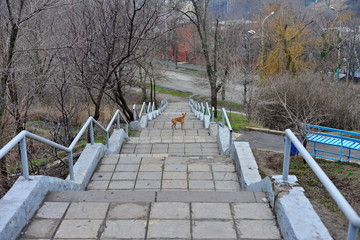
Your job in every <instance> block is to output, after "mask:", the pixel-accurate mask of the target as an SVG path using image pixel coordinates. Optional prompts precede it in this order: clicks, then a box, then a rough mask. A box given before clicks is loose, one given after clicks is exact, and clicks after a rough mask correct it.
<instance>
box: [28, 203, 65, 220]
mask: <svg viewBox="0 0 360 240" xmlns="http://www.w3.org/2000/svg"><path fill="white" fill-rule="evenodd" d="M68 206H69V203H68V202H44V203H43V205H42V206H41V207H40V209H39V210H38V211H37V213H36V215H35V218H48V219H49V218H50V219H51V218H55V219H56V218H62V217H63V216H64V213H65V211H66V210H67V208H68Z"/></svg>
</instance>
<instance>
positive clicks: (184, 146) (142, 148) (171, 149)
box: [120, 142, 219, 156]
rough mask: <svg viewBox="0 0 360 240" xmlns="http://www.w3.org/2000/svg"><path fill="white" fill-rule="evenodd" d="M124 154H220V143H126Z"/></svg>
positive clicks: (122, 150) (122, 151)
mask: <svg viewBox="0 0 360 240" xmlns="http://www.w3.org/2000/svg"><path fill="white" fill-rule="evenodd" d="M120 153H122V154H125V153H127V154H129V153H130V154H168V155H176V156H178V155H187V156H194V155H219V149H218V144H217V143H215V142H212V143H210V142H201V143H200V142H199V143H195V142H194V143H181V142H179V143H145V142H142V143H126V144H124V145H123V147H122V149H121V151H120Z"/></svg>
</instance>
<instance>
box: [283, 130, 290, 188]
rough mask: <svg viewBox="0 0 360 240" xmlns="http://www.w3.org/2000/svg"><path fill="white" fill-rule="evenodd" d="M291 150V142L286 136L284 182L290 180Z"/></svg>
mask: <svg viewBox="0 0 360 240" xmlns="http://www.w3.org/2000/svg"><path fill="white" fill-rule="evenodd" d="M290 148H291V140H290V138H289V137H288V136H287V135H285V144H284V163H283V181H287V180H288V179H289V178H288V176H289V166H290Z"/></svg>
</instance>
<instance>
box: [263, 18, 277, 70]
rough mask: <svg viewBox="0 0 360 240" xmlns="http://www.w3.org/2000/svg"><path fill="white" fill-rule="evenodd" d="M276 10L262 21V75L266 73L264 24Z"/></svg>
mask: <svg viewBox="0 0 360 240" xmlns="http://www.w3.org/2000/svg"><path fill="white" fill-rule="evenodd" d="M274 14H275V12H271V13H270V14H269V15H267V16H266V17H265V18H264V20H263V21H262V23H261V59H260V68H261V75H263V74H264V57H265V43H264V24H265V21H266V19H268V18H269V17H271V16H272V15H274Z"/></svg>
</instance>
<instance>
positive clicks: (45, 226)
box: [22, 219, 60, 239]
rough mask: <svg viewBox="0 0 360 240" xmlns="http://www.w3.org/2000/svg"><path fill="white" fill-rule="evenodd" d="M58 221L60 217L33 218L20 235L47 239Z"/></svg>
mask: <svg viewBox="0 0 360 240" xmlns="http://www.w3.org/2000/svg"><path fill="white" fill-rule="evenodd" d="M59 222H60V219H34V220H32V221H31V223H30V224H29V226H28V227H27V229H26V231H25V232H24V234H23V235H22V237H23V238H33V239H39V238H47V239H49V238H51V237H52V235H53V234H54V232H55V230H56V228H57V226H58V224H59Z"/></svg>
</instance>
